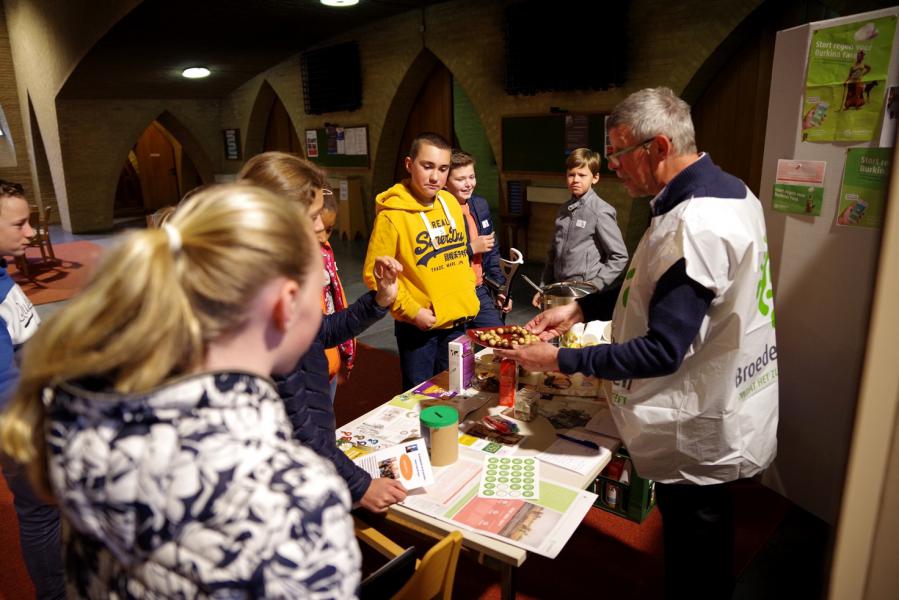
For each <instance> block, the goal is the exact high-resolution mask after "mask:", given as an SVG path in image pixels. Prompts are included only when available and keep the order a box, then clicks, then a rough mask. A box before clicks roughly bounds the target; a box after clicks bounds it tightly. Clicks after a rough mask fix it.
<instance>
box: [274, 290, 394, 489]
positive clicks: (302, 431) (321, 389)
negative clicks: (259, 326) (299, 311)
mask: <svg viewBox="0 0 899 600" xmlns="http://www.w3.org/2000/svg"><path fill="white" fill-rule="evenodd" d="M388 310H389V308H381V307H380V306H378V304H377V302H375V292H368V293H366V294H364V295H362V296H360V297H359V299H358V300H356V301H355V302H353V304H351V305H350V306H349V307H347V309H346V310H342V311H340V312H336V313H334V314H332V315H327V316H325V317H323V318H322V324H321V327H320V328H319V330H318V335H317V336H316V337H315V339H314V340H313V342H312V346H310V348H309V350H308V351H307V352H306V354H304V355H303V357H302V358H300V362H299V363H298V364H297V366H296V368H295V369H294V371H293V372H292V373H291V374H290V375H287V376H285V377H275V382H276V383H277V384H278V394H280V396H281V398H282V399H283V400H284V405H285V407H286V409H287V415H288V417H290V422H291V424H292V425H293V437H294V438H296V439H298V440H300V441H301V442H302V443H303V445H304V446H307V447H309V448H312V449H313V450H315V452H317V453H318V454H319V455H321V456H323V457H325V458H327V459H328V460H330V461H331V462H332V463H334V466H335V467H337V472H338V473H339V474H340V476H341V477H343V479H344V480H345V481H346V483H347V486H348V487H349V488H350V495H351V496H352V498H353V502H358V501H359V500H360V499H361V498H362V496H363V495H364V494H365V491H366V490H367V489H368V485H369V484H370V483H371V477H370V476H369V475H368V473H366V472H365V471H364V470H363V469H362V468H360V467H358V466H357V465H356V464H355V463H354V462H353V461H352V460H350V459H349V458H348V457H347V455H346V454H344V453H343V452H341V451H340V450H339V449H338V448H337V439H336V437H335V435H334V433H335V430H336V427H337V424H336V423H335V418H334V406H333V405H332V404H331V393H330V383H329V381H328V358H327V357H326V356H325V348H332V347H334V346H336V345H338V344H342V343H343V342H345V341H347V340H348V339H350V338H353V337H355V336H357V335H359V334H360V333H362V332H363V331H365V330H366V329H368V328H369V327H370V326H371V325H372V324H374V323H375V322H376V321H377V320H378V319H380V318H381V317H383V316H384V315H386V314H387V311H388Z"/></svg>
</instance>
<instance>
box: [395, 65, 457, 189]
mask: <svg viewBox="0 0 899 600" xmlns="http://www.w3.org/2000/svg"><path fill="white" fill-rule="evenodd" d="M424 131H432V132H434V133H439V134H440V135H442V136H443V137H444V138H446V140H447V141H448V142H449V143H451V144H454V143H455V141H454V137H455V136H454V135H453V76H452V73H450V71H449V69H447V68H446V66H444V64H443V63H442V62H440V61H437V62H436V64H434V66H433V67H432V68H431V71H430V73H428V75H427V77H426V78H425V80H424V82H422V84H421V89H420V90H419V92H418V95H417V96H416V98H415V101H414V102H413V103H412V108H411V110H410V111H409V115H408V117H407V118H406V124H405V126H404V127H403V135H402V137H401V138H400V145H399V150H398V152H397V158H396V166H395V168H394V181H400V180H401V179H403V178H405V177H406V176H407V174H406V167H405V165H404V163H403V160H404V159H405V157H406V155H407V154H408V153H409V147H410V146H411V145H412V140H413V139H415V136H416V135H418V134H419V133H422V132H424Z"/></svg>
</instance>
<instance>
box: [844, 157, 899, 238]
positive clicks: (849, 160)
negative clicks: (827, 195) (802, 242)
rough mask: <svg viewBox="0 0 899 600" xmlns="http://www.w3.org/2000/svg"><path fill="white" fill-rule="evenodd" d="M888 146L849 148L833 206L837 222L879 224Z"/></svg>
mask: <svg viewBox="0 0 899 600" xmlns="http://www.w3.org/2000/svg"><path fill="white" fill-rule="evenodd" d="M892 156H893V149H892V148H850V149H849V150H848V151H847V152H846V170H845V171H844V172H843V186H842V187H841V188H840V197H839V204H838V206H837V225H841V226H844V227H870V228H876V227H880V226H881V224H882V223H883V209H884V206H885V205H886V198H887V182H888V181H889V178H890V169H891V163H892Z"/></svg>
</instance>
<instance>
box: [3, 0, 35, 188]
mask: <svg viewBox="0 0 899 600" xmlns="http://www.w3.org/2000/svg"><path fill="white" fill-rule="evenodd" d="M17 89H18V87H17V85H16V73H15V70H14V68H13V60H12V49H11V48H10V45H9V32H8V31H7V28H6V11H5V10H4V9H3V6H2V5H0V106H2V107H3V113H4V115H5V116H6V124H7V127H8V128H9V130H8V131H6V132H5V133H6V134H7V135H8V136H9V142H10V143H11V144H12V146H13V150H14V156H13V157H10V158H13V159H14V161H13V162H15V166H12V165H9V166H4V167H0V179H6V180H7V181H14V182H16V183H21V184H22V185H23V186H24V187H25V194H26V195H27V196H28V198H29V199H32V198H34V185H33V184H32V179H31V165H30V163H29V161H28V151H27V145H26V143H25V133H24V130H23V127H22V111H21V109H20V108H19V97H18V93H17Z"/></svg>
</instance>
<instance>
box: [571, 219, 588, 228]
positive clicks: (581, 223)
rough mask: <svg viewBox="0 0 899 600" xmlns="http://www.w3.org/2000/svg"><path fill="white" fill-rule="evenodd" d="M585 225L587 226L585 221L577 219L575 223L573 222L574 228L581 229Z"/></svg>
mask: <svg viewBox="0 0 899 600" xmlns="http://www.w3.org/2000/svg"><path fill="white" fill-rule="evenodd" d="M586 224H587V221H585V220H583V219H578V220H577V221H575V222H574V226H575V227H580V228H581V229H583V228H584V226H585V225H586Z"/></svg>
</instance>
